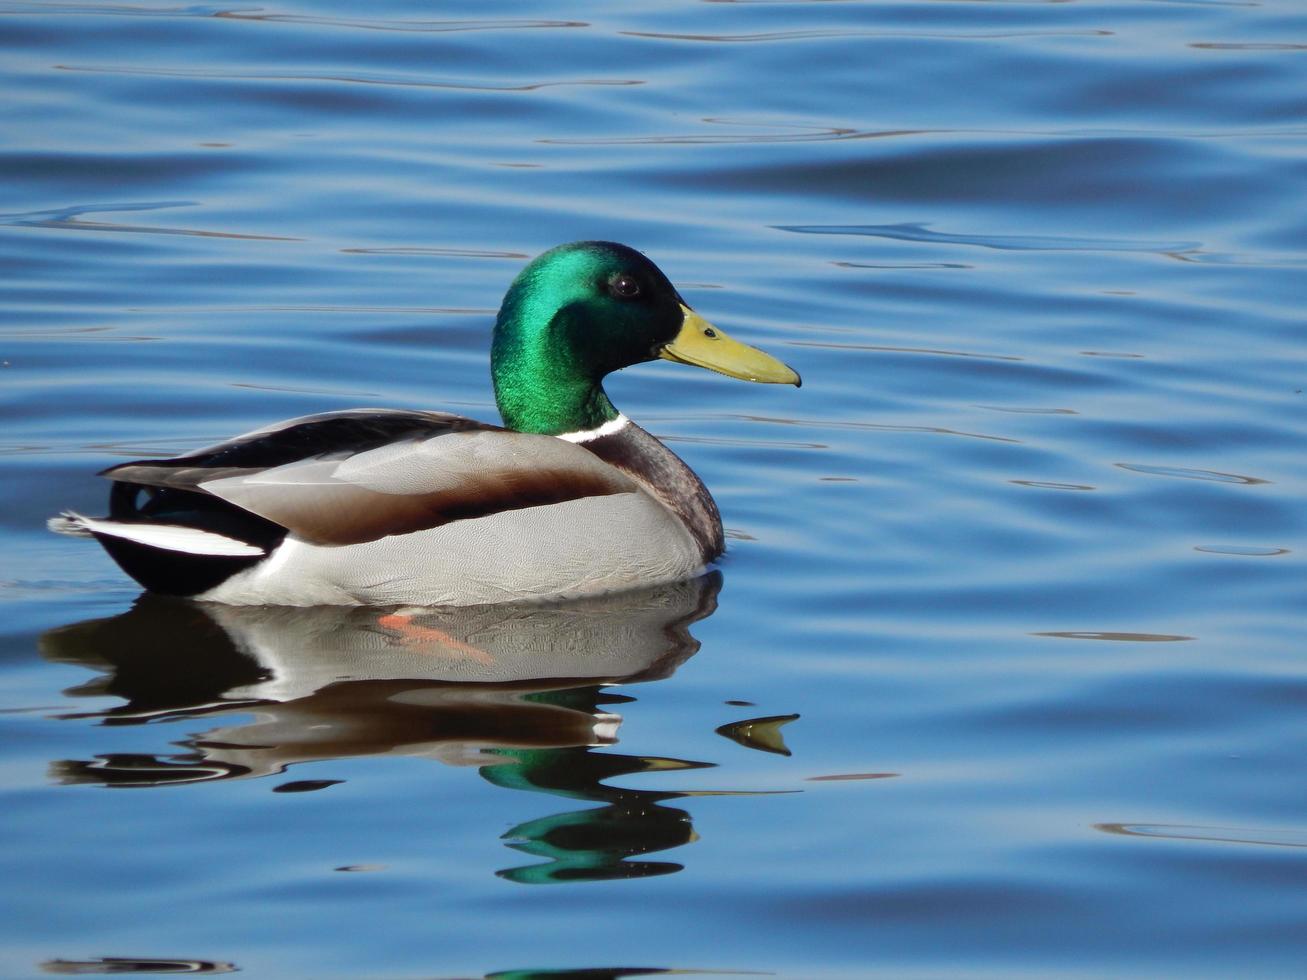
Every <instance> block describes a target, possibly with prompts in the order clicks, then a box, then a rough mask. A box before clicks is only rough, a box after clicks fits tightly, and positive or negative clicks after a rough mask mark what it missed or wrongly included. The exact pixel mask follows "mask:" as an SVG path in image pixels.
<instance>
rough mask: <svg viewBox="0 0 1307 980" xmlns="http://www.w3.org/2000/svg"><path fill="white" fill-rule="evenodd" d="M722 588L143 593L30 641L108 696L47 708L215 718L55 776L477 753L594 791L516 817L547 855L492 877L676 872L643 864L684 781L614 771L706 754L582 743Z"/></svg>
mask: <svg viewBox="0 0 1307 980" xmlns="http://www.w3.org/2000/svg"><path fill="white" fill-rule="evenodd" d="M720 588H721V576H720V573H717V572H713V573H710V574H708V575H705V576H702V577H700V578H698V579H696V580H692V581H689V582H680V583H676V584H673V585H668V586H661V587H658V588H652V589H645V590H640V591H635V592H629V593H623V594H621V595H612V596H601V597H596V598H591V599H586V600H580V601H575V602H568V603H556V604H548V605H518V606H514V605H498V606H480V607H472V608H463V609H423V608H403V609H390V610H377V609H354V608H334V607H319V608H311V609H287V608H265V607H231V606H216V605H211V604H201V603H192V602H187V601H184V600H174V599H167V598H162V597H158V596H152V595H145V596H142V597H141V598H140V599H139V600H138V601H137V602H136V604H135V605H134V606H133V607H132V608H131V609H130V610H128V611H127V612H125V613H123V614H121V615H119V616H114V617H111V618H107V619H96V620H89V621H86V622H82V623H76V624H72V625H68V626H62V627H58V628H56V629H53V630H50V631H49V632H47V633H46V634H44V635H43V636H42V637H41V641H40V649H41V652H42V654H43V655H44V656H45V657H46V658H47V659H49V660H51V661H54V662H57V663H65V664H76V665H79V666H83V667H86V668H88V669H91V670H95V671H97V672H98V674H99V676H97V677H95V678H94V679H92V680H90V681H88V682H86V683H84V684H81V685H78V686H77V687H74V688H70V689H69V690H67V691H66V692H65V694H67V695H68V696H69V697H70V698H74V699H79V698H90V697H95V698H103V697H113V698H116V699H118V700H119V703H116V704H113V705H111V706H109V707H105V708H99V707H97V708H96V709H95V710H91V711H70V712H67V713H65V714H62V715H61V716H60V717H63V718H67V719H95V720H98V721H99V722H100V724H103V725H106V726H112V725H140V724H145V723H149V722H160V721H169V720H177V719H195V718H209V717H212V718H213V719H214V720H215V726H214V727H212V728H210V729H208V730H207V731H203V732H200V733H196V734H190V735H188V736H187V737H186V738H185V739H183V740H181V741H178V742H173V741H170V742H169V750H168V751H161V752H158V753H114V752H106V753H103V754H98V755H96V756H95V757H94V758H91V759H63V760H56V761H54V762H53V763H52V764H51V766H50V775H51V778H52V779H53V780H55V781H56V782H59V783H63V784H68V785H73V784H96V785H101V786H106V787H136V788H142V787H159V786H167V785H177V784H187V783H196V782H209V781H213V780H224V779H244V778H256V777H263V776H273V775H277V774H281V773H284V772H285V771H286V770H287V769H288V768H289V767H291V766H293V765H295V764H297V763H303V762H319V761H324V760H331V759H343V758H353V757H360V756H371V755H408V756H417V757H426V758H431V759H436V760H438V761H441V762H444V763H447V764H450V765H460V766H464V765H471V766H476V767H478V768H479V771H480V773H481V775H482V776H483V777H484V778H485V779H486V780H488V781H489V782H491V783H493V784H495V785H497V786H502V787H505V788H511V789H520V790H529V791H532V792H543V793H548V794H551V795H555V796H561V797H564V798H566V799H569V800H581V801H586V802H588V803H599V804H601V805H600V806H599V807H597V808H595V807H587V808H586V809H583V810H577V811H575V812H571V811H569V812H565V813H559V814H555V815H552V816H547V817H543V818H538V819H533V820H528V821H526V822H524V823H522V824H519V825H518V826H517V827H515V828H513V829H512V830H511V831H509V832H508V834H506V835H504V836H505V838H506V839H507V840H508V846H510V847H513V848H515V849H517V850H520V851H523V852H525V853H528V854H531V855H533V856H536V857H540V858H544V859H545V863H544V864H533V865H530V866H528V867H524V868H511V869H506V870H503V871H500V872H499V874H500V875H501V876H502V877H505V878H507V879H509V880H512V881H519V882H523V883H531V884H538V883H553V882H568V881H590V880H605V879H613V878H636V877H645V876H649V875H657V874H666V873H669V872H673V871H677V870H680V868H681V865H679V864H675V863H671V862H657V861H642V860H638V859H639V858H640V857H641V856H642V855H644V854H648V853H651V852H656V851H662V850H666V849H668V848H673V847H678V846H680V845H682V844H685V843H688V842H690V841H692V840H694V839H695V835H694V830H693V827H692V825H691V822H690V817H689V814H688V813H686V812H685V811H684V810H681V809H679V808H675V807H669V806H665V805H663V804H664V802H665V801H666V800H669V799H674V798H677V797H679V796H681V795H684V794H679V793H674V792H667V793H660V792H656V791H651V790H643V789H641V790H633V789H623V788H621V787H616V786H613V785H611V780H612V779H614V778H616V777H618V776H622V775H626V774H631V773H643V772H650V771H670V770H681V769H689V768H701V767H704V766H706V765H709V764H708V763H702V762H693V761H688V760H682V759H668V758H658V757H645V756H631V755H622V754H619V753H613V752H596V751H594V750H595V749H596V748H599V747H607V746H611V745H612V744H614V743H615V742H616V740H617V730H618V727H619V726H620V724H621V721H622V719H621V716H620V715H618V714H616V713H615V712H614V711H613V710H612V709H613V708H614V707H615V706H617V705H620V704H623V703H626V702H629V701H631V700H632V699H631V698H629V697H627V696H625V695H620V694H615V693H610V692H607V691H605V690H604V689H603V688H604V685H607V684H611V683H615V682H618V681H621V682H623V683H635V682H640V681H652V680H658V679H661V678H664V677H667V676H669V675H671V673H672V672H673V671H675V670H676V668H677V667H679V666H680V664H682V663H683V662H684V661H685V660H686V659H688V658H689V657H690V656H692V655H693V654H694V653H695V652H696V651H697V650H698V648H699V643H698V641H697V640H695V639H694V638H693V637H692V636H691V635H690V632H689V628H690V626H691V625H692V624H693V623H695V622H698V621H700V620H702V619H705V618H706V617H708V616H710V615H711V614H712V613H713V611H714V610H715V609H716V605H717V594H718V592H719V590H720ZM174 749H180V750H181V751H173V750H174ZM336 782H337V781H335V780H300V781H293V782H288V783H282V784H281V785H279V786H277V787H275V788H274V789H275V791H279V792H305V791H314V790H322V789H326V788H328V787H329V786H331V785H334V784H335V783H336Z"/></svg>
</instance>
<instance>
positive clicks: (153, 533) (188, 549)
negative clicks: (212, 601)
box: [46, 510, 265, 557]
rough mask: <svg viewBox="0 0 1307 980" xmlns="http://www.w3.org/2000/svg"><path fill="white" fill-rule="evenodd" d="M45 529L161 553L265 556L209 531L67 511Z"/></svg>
mask: <svg viewBox="0 0 1307 980" xmlns="http://www.w3.org/2000/svg"><path fill="white" fill-rule="evenodd" d="M46 526H47V527H48V528H49V529H50V530H51V531H54V532H56V533H58V534H72V535H76V536H79V537H85V536H87V535H91V534H106V535H108V536H110V537H114V538H122V539H124V540H126V541H135V542H136V543H137V544H144V545H149V546H150V547H151V548H162V549H164V550H165V551H181V552H184V553H186V554H188V555H225V556H228V557H249V556H253V555H262V554H265V552H264V550H263V549H262V548H260V547H258V546H257V545H252V544H247V543H246V542H244V541H237V540H236V539H235V538H229V537H226V536H225V535H222V534H215V533H214V532H212V531H201V530H200V529H199V528H194V527H182V526H181V525H179V524H129V523H126V522H124V521H110V520H105V519H104V518H99V517H86V516H84V515H82V514H78V513H75V512H74V511H71V510H66V511H64V512H63V513H62V514H61V515H60V516H58V517H52V518H50V520H49V521H47V522H46Z"/></svg>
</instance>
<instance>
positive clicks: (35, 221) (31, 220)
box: [0, 201, 304, 242]
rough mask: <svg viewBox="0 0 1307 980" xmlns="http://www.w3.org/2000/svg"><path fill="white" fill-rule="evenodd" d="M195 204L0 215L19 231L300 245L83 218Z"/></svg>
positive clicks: (271, 237)
mask: <svg viewBox="0 0 1307 980" xmlns="http://www.w3.org/2000/svg"><path fill="white" fill-rule="evenodd" d="M196 203H197V202H195V201H149V202H143V203H123V204H75V205H72V206H70V207H64V208H53V209H51V210H48V211H25V212H19V213H15V214H0V225H12V226H14V227H18V228H56V229H60V230H63V231H115V232H130V233H133V234H147V235H192V236H195V237H197V238H236V239H241V240H243V241H259V242H299V241H303V240H304V239H302V238H291V237H288V236H285V235H253V234H244V233H238V232H232V231H204V230H201V229H199V228H161V227H158V226H155V225H128V224H122V223H121V222H115V221H84V220H82V215H86V214H106V213H117V212H120V211H157V210H160V209H162V208H181V207H195V206H196Z"/></svg>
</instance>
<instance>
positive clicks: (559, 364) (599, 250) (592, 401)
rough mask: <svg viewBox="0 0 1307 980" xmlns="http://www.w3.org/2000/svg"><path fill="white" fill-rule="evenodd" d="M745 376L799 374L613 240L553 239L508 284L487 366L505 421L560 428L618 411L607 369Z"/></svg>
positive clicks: (791, 377) (549, 430)
mask: <svg viewBox="0 0 1307 980" xmlns="http://www.w3.org/2000/svg"><path fill="white" fill-rule="evenodd" d="M659 357H662V358H666V359H667V360H670V361H680V362H681V363H683V364H694V365H697V366H698V367H704V368H708V369H710V370H713V371H720V372H721V373H722V374H728V375H730V376H731V377H733V378H742V379H744V380H745V381H764V382H773V383H781V384H792V385H797V384H799V383H800V382H799V376H798V374H796V373H795V372H794V371H793V370H791V369H790V368H788V367H786V366H785V365H784V364H782V363H781V362H780V361H778V360H776V359H775V358H774V357H772V356H770V355H769V354H764V353H763V352H762V351H760V350H757V349H755V348H753V347H749V346H748V345H746V344H741V343H740V342H739V341H736V340H732V339H731V338H730V337H728V336H726V334H724V333H722V331H721V330H719V329H717V328H716V327H714V326H712V325H711V324H709V323H708V322H707V321H706V320H704V319H703V318H702V317H700V316H699V315H698V314H697V313H695V312H694V311H693V310H691V309H690V308H689V307H688V306H687V305H686V304H685V301H684V300H683V299H681V297H680V295H679V294H678V293H677V292H676V287H674V286H673V285H672V284H671V283H670V282H669V281H668V280H667V277H666V276H665V275H663V273H662V270H660V269H659V268H658V267H657V266H656V265H654V264H653V263H652V262H650V261H649V260H648V259H647V258H645V257H644V256H643V255H641V254H640V253H639V252H637V251H635V250H634V249H632V248H628V247H627V246H625V245H619V244H617V243H616V242H574V243H573V244H571V245H560V246H559V247H558V248H554V249H550V250H549V251H548V252H545V253H544V254H543V255H541V256H539V257H538V258H536V259H535V261H533V262H532V263H531V264H530V265H528V266H527V267H526V268H525V269H523V270H522V272H521V274H520V275H519V276H518V277H517V279H515V280H514V281H513V285H512V286H510V287H509V290H508V294H507V295H506V296H505V297H504V304H503V306H501V307H500V310H499V318H498V319H497V320H496V321H495V337H494V344H493V346H492V348H491V355H490V367H491V374H492V375H493V378H494V382H495V400H496V401H497V402H498V404H499V412H500V414H501V415H502V416H503V417H504V424H505V425H507V426H508V427H509V428H511V429H516V430H518V431H519V432H539V433H545V434H548V435H559V434H561V433H566V432H578V431H583V430H588V429H594V428H598V427H599V426H601V425H603V424H604V423H605V422H609V421H611V420H612V419H614V418H616V417H617V410H616V409H615V408H613V405H612V402H610V401H609V400H608V397H607V396H606V395H605V394H604V390H603V379H604V376H605V375H606V374H608V373H610V372H612V371H616V370H617V369H618V368H624V367H627V366H628V365H631V364H639V363H641V362H642V361H652V360H654V359H655V358H659Z"/></svg>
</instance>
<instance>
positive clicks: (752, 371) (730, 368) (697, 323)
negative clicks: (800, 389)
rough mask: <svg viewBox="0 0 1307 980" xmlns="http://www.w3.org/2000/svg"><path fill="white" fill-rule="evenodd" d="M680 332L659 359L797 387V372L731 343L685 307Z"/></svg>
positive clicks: (733, 375) (732, 375)
mask: <svg viewBox="0 0 1307 980" xmlns="http://www.w3.org/2000/svg"><path fill="white" fill-rule="evenodd" d="M681 311H682V312H683V313H684V314H685V320H684V322H683V323H682V324H681V332H680V333H678V334H677V335H676V337H675V339H673V340H672V342H671V343H670V344H668V345H667V346H666V347H664V348H663V349H662V353H661V354H660V355H659V356H660V357H663V358H665V359H666V360H669V361H679V362H680V363H682V364H693V365H695V366H696V367H701V368H707V369H708V370H709V371H718V372H720V373H722V374H728V375H730V376H731V377H732V378H740V379H741V380H743V381H761V382H765V383H767V384H782V385H794V386H796V387H797V386H798V385H800V384H802V383H803V381H802V379H801V378H800V377H799V373H798V372H797V371H795V370H794V369H793V368H791V367H788V366H786V365H785V364H782V363H781V362H780V361H778V360H776V358H774V357H772V356H771V355H770V354H765V353H763V352H762V351H760V350H758V348H756V347H750V346H749V345H748V344H742V343H740V342H739V341H738V340H732V339H731V338H730V337H728V336H727V335H726V334H724V333H723V332H722V331H721V330H719V329H718V328H717V327H714V326H713V325H712V324H711V323H709V322H708V321H707V320H705V319H704V318H703V317H701V316H700V315H699V314H698V313H695V312H694V310H692V309H690V308H689V307H688V306H682V307H681Z"/></svg>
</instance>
